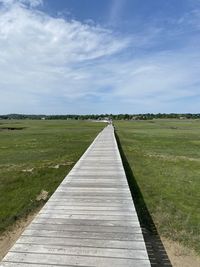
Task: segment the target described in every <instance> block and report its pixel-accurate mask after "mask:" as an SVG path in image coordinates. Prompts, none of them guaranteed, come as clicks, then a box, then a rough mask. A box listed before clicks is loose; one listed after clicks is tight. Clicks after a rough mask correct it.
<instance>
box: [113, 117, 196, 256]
mask: <svg viewBox="0 0 200 267" xmlns="http://www.w3.org/2000/svg"><path fill="white" fill-rule="evenodd" d="M115 126H116V130H117V131H116V133H117V136H118V137H119V140H120V143H121V146H122V149H123V152H124V154H125V157H126V159H127V161H128V164H129V166H130V168H131V169H132V174H129V179H130V180H131V181H130V184H131V187H132V192H134V193H135V198H136V202H137V204H139V205H140V203H142V202H143V201H144V202H145V204H146V206H147V208H148V210H149V212H150V214H151V216H152V218H153V221H154V223H155V225H156V226H157V228H158V231H159V233H160V234H161V235H163V236H166V237H168V238H170V239H172V240H176V241H179V242H181V243H182V244H184V245H186V246H188V247H190V248H191V247H192V248H194V249H195V250H196V251H197V252H198V253H199V254H200V121H199V120H196V121H195V120H153V121H133V122H128V121H127V122H116V123H115ZM136 184H137V185H138V188H139V190H140V191H141V194H139V193H138V191H137V189H136V188H135V187H137V186H136ZM142 198H143V199H142ZM139 212H140V213H141V214H140V215H142V216H144V218H143V219H142V221H143V225H145V226H146V227H147V228H148V219H147V218H146V219H147V221H146V222H145V214H143V210H142V208H141V207H140V209H139Z"/></svg>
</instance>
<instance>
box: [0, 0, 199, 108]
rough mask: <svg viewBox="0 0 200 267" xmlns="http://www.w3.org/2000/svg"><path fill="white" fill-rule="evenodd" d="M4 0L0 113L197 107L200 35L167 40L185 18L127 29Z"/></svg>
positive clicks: (31, 1) (30, 2) (33, 2)
mask: <svg viewBox="0 0 200 267" xmlns="http://www.w3.org/2000/svg"><path fill="white" fill-rule="evenodd" d="M0 3H1V4H2V6H1V8H0V94H1V97H0V113H10V112H21V113H102V112H114V113H118V112H129V113H137V112H187V111H188V112H189V111H192V112H198V106H195V103H196V102H197V101H198V99H199V97H200V91H199V85H200V77H199V72H200V63H199V62H200V60H199V59H200V52H199V47H198V44H194V42H195V41H197V39H198V37H197V36H196V35H195V36H193V37H189V38H188V40H187V41H186V39H185V37H184V40H183V39H179V42H180V43H181V42H183V43H182V45H181V47H180V46H177V44H173V46H172V45H170V46H169V45H168V46H167V45H166V43H170V44H172V43H173V42H174V40H173V33H174V35H176V32H177V29H179V27H180V24H181V27H182V30H184V19H183V20H182V21H180V17H179V18H177V19H176V20H173V23H172V21H171V22H170V25H171V29H170V27H169V25H168V28H167V29H166V28H164V26H163V25H160V23H159V22H158V23H156V21H154V22H153V23H152V25H149V27H148V28H146V27H145V29H143V31H140V32H138V33H137V32H136V33H133V34H132V35H130V34H126V35H124V34H119V33H118V34H117V33H116V32H114V31H113V30H111V29H108V28H105V27H101V26H100V25H95V24H94V23H93V24H86V23H83V22H80V21H78V20H69V19H64V18H59V17H52V16H50V15H48V14H46V13H45V12H43V11H41V10H40V9H38V8H37V7H38V6H40V5H41V4H42V1H40V0H18V1H17V0H0ZM113 12H114V11H113ZM117 12H118V11H117V8H115V12H114V13H113V16H116V14H117ZM188 16H189V15H188ZM191 19H192V18H191ZM185 23H188V20H187V22H185ZM185 99H191V101H185Z"/></svg>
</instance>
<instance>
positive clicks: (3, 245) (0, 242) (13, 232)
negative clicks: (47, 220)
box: [0, 208, 41, 261]
mask: <svg viewBox="0 0 200 267" xmlns="http://www.w3.org/2000/svg"><path fill="white" fill-rule="evenodd" d="M40 209H41V208H38V209H37V210H35V211H34V212H32V213H31V214H29V215H28V216H27V217H26V218H23V219H20V220H18V221H17V222H16V223H15V224H14V225H13V226H12V227H10V229H9V230H7V231H5V232H4V233H3V234H1V235H0V261H1V260H2V259H3V257H4V256H5V255H6V254H7V252H8V251H9V249H10V248H11V247H12V246H13V245H14V243H15V242H16V240H17V239H18V238H19V237H20V235H21V234H22V232H23V231H24V230H25V228H26V227H27V226H28V225H29V224H30V223H31V222H32V220H33V219H34V218H35V216H36V215H37V213H38V212H39V210H40Z"/></svg>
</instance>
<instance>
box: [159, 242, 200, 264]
mask: <svg viewBox="0 0 200 267" xmlns="http://www.w3.org/2000/svg"><path fill="white" fill-rule="evenodd" d="M161 239H162V242H163V245H164V247H165V249H166V252H167V254H168V257H169V259H170V261H171V263H172V266H173V267H199V266H200V256H198V255H196V253H195V252H194V251H191V250H189V249H188V248H185V247H183V246H182V245H180V244H179V243H177V242H174V241H170V240H167V239H165V238H161Z"/></svg>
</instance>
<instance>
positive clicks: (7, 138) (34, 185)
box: [0, 120, 105, 231]
mask: <svg viewBox="0 0 200 267" xmlns="http://www.w3.org/2000/svg"><path fill="white" fill-rule="evenodd" d="M104 125H105V124H103V123H92V122H85V121H83V122H77V121H61V120H59V121H56V120H54V121H42V120H40V121H39V120H34V121H33V120H19V121H17V120H1V121H0V231H3V230H5V229H6V228H7V227H8V226H9V225H11V224H12V223H13V222H14V221H15V220H17V219H18V218H20V217H22V216H24V215H26V214H27V213H28V212H29V211H31V210H33V209H34V207H36V206H38V205H41V204H42V202H43V200H42V198H43V194H42V195H41V197H39V198H38V200H36V198H37V196H39V195H40V193H41V191H42V190H44V191H47V192H48V197H49V196H50V195H51V194H52V193H53V192H54V191H55V189H56V188H57V186H58V185H59V184H60V182H61V181H62V180H63V178H64V177H65V176H66V175H67V173H68V172H69V171H70V169H71V168H72V167H73V165H74V164H75V163H76V161H77V160H78V159H79V158H80V156H81V155H82V154H83V152H84V151H85V150H86V148H87V147H88V146H89V144H90V143H91V142H92V140H93V139H94V138H95V136H96V135H97V134H98V133H99V131H100V130H101V129H102V128H104ZM44 195H45V194H44ZM39 199H41V200H39Z"/></svg>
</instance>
